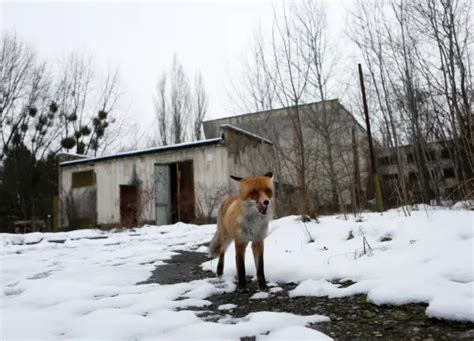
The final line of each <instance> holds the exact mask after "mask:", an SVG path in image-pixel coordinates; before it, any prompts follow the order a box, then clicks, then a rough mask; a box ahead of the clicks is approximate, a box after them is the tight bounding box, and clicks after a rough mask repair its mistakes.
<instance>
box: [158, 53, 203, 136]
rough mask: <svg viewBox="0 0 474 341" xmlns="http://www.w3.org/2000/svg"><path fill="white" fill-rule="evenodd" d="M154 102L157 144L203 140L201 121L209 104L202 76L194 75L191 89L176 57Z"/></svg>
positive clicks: (199, 74) (161, 81) (163, 77)
mask: <svg viewBox="0 0 474 341" xmlns="http://www.w3.org/2000/svg"><path fill="white" fill-rule="evenodd" d="M153 101H154V105H155V114H156V120H157V123H158V134H159V141H158V143H160V144H161V145H167V144H169V143H181V142H185V141H188V140H190V139H191V140H200V139H202V136H203V135H202V122H203V120H204V116H205V115H206V112H207V105H208V98H207V94H206V90H205V88H204V81H203V78H202V75H201V73H197V74H196V77H195V81H194V88H192V87H191V85H190V84H189V80H188V76H187V75H186V73H185V71H184V68H183V66H182V65H181V63H180V62H179V60H178V57H177V55H175V56H174V57H173V63H172V65H171V68H170V70H169V71H168V73H167V72H163V73H162V75H161V77H160V79H159V81H158V84H157V87H156V93H155V96H154V99H153Z"/></svg>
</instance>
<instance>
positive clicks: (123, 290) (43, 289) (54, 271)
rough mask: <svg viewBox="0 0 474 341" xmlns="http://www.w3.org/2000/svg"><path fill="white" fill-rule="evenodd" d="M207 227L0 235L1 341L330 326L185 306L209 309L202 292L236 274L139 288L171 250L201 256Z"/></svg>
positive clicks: (224, 287) (223, 334)
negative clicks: (219, 314) (222, 316)
mask: <svg viewBox="0 0 474 341" xmlns="http://www.w3.org/2000/svg"><path fill="white" fill-rule="evenodd" d="M214 231H215V226H214V225H204V226H196V225H187V224H181V223H180V224H175V225H171V226H161V227H156V226H146V227H143V228H140V229H136V230H125V231H114V232H104V231H100V230H81V231H73V232H67V233H31V234H26V235H11V234H1V235H0V245H1V250H2V252H1V254H0V265H1V268H0V278H1V287H2V290H1V292H0V310H1V312H2V319H0V321H1V325H0V330H1V333H0V334H1V336H2V339H13V338H19V339H45V340H46V339H47V340H51V339H146V338H148V339H190V338H193V339H194V338H196V337H202V338H206V339H209V338H214V339H219V340H220V339H223V338H233V339H236V340H238V339H239V338H240V337H241V336H245V335H259V334H266V333H270V334H272V333H273V332H274V331H278V330H280V329H283V328H287V327H294V326H299V327H300V328H305V327H304V326H305V325H307V324H308V323H315V322H320V321H327V320H328V318H327V317H324V316H320V315H312V316H298V315H293V314H287V313H272V312H258V313H254V314H249V315H248V316H246V317H244V318H241V319H234V320H232V321H230V323H225V321H222V322H220V323H214V322H206V321H203V320H201V319H200V318H199V317H197V312H196V311H189V310H186V308H188V307H193V308H196V307H198V308H199V307H202V308H203V309H205V308H206V306H208V305H210V304H211V302H210V301H208V300H206V298H207V297H208V296H210V295H213V294H218V293H225V292H232V291H234V290H235V288H236V286H235V283H234V277H233V275H229V276H224V277H223V278H208V279H203V280H196V281H191V282H184V283H178V284H173V285H159V284H137V283H139V282H142V281H144V280H146V279H147V278H148V277H149V276H150V274H151V272H152V271H153V269H154V268H155V266H159V265H161V264H163V262H164V261H165V260H167V259H170V258H171V257H172V256H173V255H174V254H175V253H176V251H178V250H194V251H196V250H198V251H201V252H206V251H207V250H206V248H203V247H202V246H200V245H201V244H203V243H206V242H208V241H209V240H210V239H211V237H212V235H213V233H214ZM235 307H236V306H235V305H233V304H228V305H224V306H221V307H220V308H221V309H227V310H231V309H233V308H235ZM177 309H179V310H178V311H177ZM282 321H285V322H284V323H282ZM25 323H27V324H28V328H25Z"/></svg>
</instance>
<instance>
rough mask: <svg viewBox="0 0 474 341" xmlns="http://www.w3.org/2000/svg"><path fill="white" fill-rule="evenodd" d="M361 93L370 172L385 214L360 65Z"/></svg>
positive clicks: (376, 200)
mask: <svg viewBox="0 0 474 341" xmlns="http://www.w3.org/2000/svg"><path fill="white" fill-rule="evenodd" d="M359 80H360V91H361V92H362V103H363V104H364V115H365V126H366V128H367V138H368V140H369V154H370V168H371V169H370V170H371V175H372V180H373V181H374V189H375V202H376V205H377V211H379V212H383V201H382V186H381V184H380V175H379V173H377V167H376V165H375V154H374V144H373V143H372V132H371V130H370V120H369V108H368V107H367V97H366V95H365V85H364V75H363V74H362V65H360V63H359Z"/></svg>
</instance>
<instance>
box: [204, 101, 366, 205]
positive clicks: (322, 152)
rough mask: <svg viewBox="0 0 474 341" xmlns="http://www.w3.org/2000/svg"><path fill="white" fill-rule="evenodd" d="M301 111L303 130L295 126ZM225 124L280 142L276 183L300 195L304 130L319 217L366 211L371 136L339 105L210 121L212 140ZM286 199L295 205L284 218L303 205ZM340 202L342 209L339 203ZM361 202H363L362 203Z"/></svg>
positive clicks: (309, 181)
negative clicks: (300, 149) (298, 166)
mask: <svg viewBox="0 0 474 341" xmlns="http://www.w3.org/2000/svg"><path fill="white" fill-rule="evenodd" d="M296 109H298V114H299V116H298V117H297V119H298V120H299V124H298V122H294V121H295V120H296V118H295V114H294V113H295V110H296ZM223 124H231V125H233V126H236V127H239V128H241V129H245V130H247V131H250V132H253V133H255V134H258V135H260V136H263V137H265V138H268V139H270V140H271V141H273V142H274V144H275V146H276V147H275V148H274V157H275V159H276V160H277V161H276V163H275V165H276V167H277V168H276V169H274V173H275V174H276V181H277V182H278V183H279V184H280V186H279V187H280V189H283V188H284V187H285V188H286V189H288V190H289V191H296V187H297V186H298V174H297V173H296V167H295V166H294V165H295V164H296V163H297V162H298V161H297V160H298V158H299V156H298V150H297V148H296V147H295V142H294V141H295V138H297V136H295V135H296V134H295V125H297V126H301V128H302V136H303V144H304V147H305V162H306V167H307V174H308V179H307V184H308V187H309V189H310V191H311V196H312V200H313V201H314V202H316V203H317V206H318V208H317V211H319V212H322V211H325V210H331V211H334V210H340V209H341V207H355V206H357V207H360V206H361V205H362V206H364V202H365V198H367V196H370V193H369V192H370V187H369V176H368V175H369V158H368V144H367V133H366V130H365V129H364V128H363V127H362V126H361V125H360V124H359V123H358V122H357V120H356V119H355V118H354V116H353V115H352V114H351V113H350V112H349V111H348V110H347V109H346V108H345V107H344V106H343V105H342V104H341V103H340V102H339V100H337V99H333V100H327V101H322V102H315V103H308V104H303V105H300V106H298V107H287V108H280V109H274V110H268V111H261V112H255V113H249V114H244V115H237V116H231V117H226V118H219V119H214V120H208V121H205V122H204V124H203V125H204V133H205V136H206V138H213V137H215V136H218V134H219V127H220V126H221V125H223ZM327 141H330V144H331V149H328V142H327ZM329 158H331V160H332V162H330V161H329ZM331 164H332V165H331ZM330 167H333V169H332V170H331V169H330ZM331 174H334V176H332V175H331ZM286 194H287V193H285V199H286V200H285V204H286V205H290V204H294V205H293V206H290V207H288V209H287V210H284V212H283V214H289V213H292V214H294V213H297V212H298V210H297V207H295V205H296V206H297V205H298V203H297V202H296V200H293V198H292V197H291V195H290V196H288V195H286ZM335 197H337V200H338V202H339V203H335ZM357 198H359V199H357ZM360 200H362V201H363V202H362V203H360V202H356V201H360Z"/></svg>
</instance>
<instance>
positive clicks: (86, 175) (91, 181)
mask: <svg viewBox="0 0 474 341" xmlns="http://www.w3.org/2000/svg"><path fill="white" fill-rule="evenodd" d="M94 185H95V176H94V171H93V170H88V171H82V172H74V173H72V188H81V187H89V186H94Z"/></svg>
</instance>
